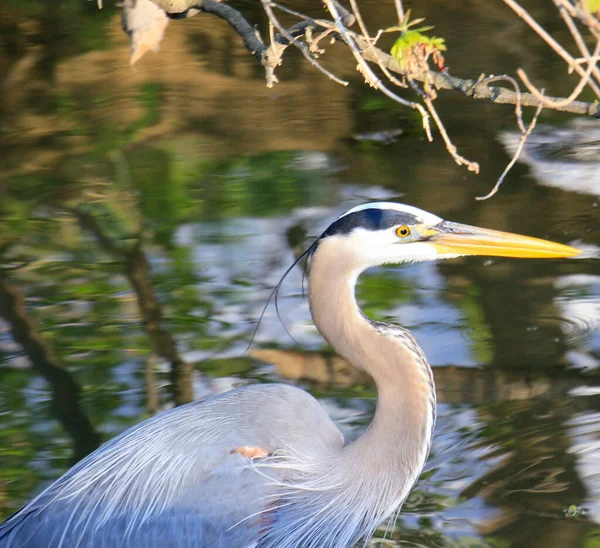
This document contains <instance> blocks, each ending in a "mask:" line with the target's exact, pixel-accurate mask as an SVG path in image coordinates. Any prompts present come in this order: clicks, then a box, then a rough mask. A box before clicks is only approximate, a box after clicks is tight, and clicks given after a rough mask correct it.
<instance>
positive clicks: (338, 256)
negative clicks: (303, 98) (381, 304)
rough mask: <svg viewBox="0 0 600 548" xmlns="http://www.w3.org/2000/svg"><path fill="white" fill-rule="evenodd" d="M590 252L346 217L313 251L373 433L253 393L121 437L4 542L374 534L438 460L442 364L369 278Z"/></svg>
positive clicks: (384, 216) (1, 533) (298, 395)
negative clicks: (368, 298) (430, 461)
mask: <svg viewBox="0 0 600 548" xmlns="http://www.w3.org/2000/svg"><path fill="white" fill-rule="evenodd" d="M579 253H580V252H579V251H578V250H577V249H574V248H572V247H569V246H566V245H561V244H556V243H552V242H548V241H545V240H539V239H535V238H528V237H525V236H518V235H514V234H509V233H505V232H497V231H492V230H485V229H481V228H475V227H471V226H467V225H461V224H457V223H452V222H448V221H444V220H442V219H440V218H439V217H436V216H435V215H432V214H431V213H427V212H425V211H422V210H420V209H417V208H414V207H410V206H406V205H401V204H396V203H389V202H377V203H370V204H366V205H362V206H360V207H355V208H353V209H351V210H350V211H347V212H346V213H344V214H343V215H342V216H341V217H339V218H338V219H337V220H336V221H335V222H334V223H333V224H331V226H329V228H327V230H325V232H323V234H322V235H321V236H320V237H319V238H318V239H317V240H316V241H315V242H314V243H313V244H312V245H311V246H310V248H309V249H308V250H307V251H306V252H305V253H304V256H306V257H307V258H308V259H309V260H310V277H309V300H310V309H311V312H312V316H313V319H314V322H315V325H316V326H317V328H318V329H319V331H320V332H321V334H322V335H323V337H324V338H325V339H326V340H327V341H328V342H329V344H331V346H333V347H334V348H335V350H336V351H337V352H338V354H340V355H341V356H343V357H345V358H346V359H347V360H348V361H350V362H351V363H352V364H354V366H355V367H357V368H359V369H362V370H363V371H366V372H367V373H369V374H370V375H371V376H372V377H373V379H374V381H375V384H376V386H377V392H378V401H377V410H376V412H375V416H374V418H373V420H372V422H371V424H370V425H369V427H368V428H367V430H366V431H365V432H364V434H362V436H360V437H359V438H358V439H357V440H356V441H354V442H352V443H348V444H345V443H344V439H343V436H342V434H341V433H340V431H339V430H338V429H337V428H336V426H335V425H334V424H333V422H332V421H331V419H330V418H329V416H328V415H327V413H326V412H325V410H324V409H323V408H322V407H321V405H320V404H319V402H317V401H316V400H315V399H314V398H313V397H312V396H310V395H309V394H308V393H306V392H304V391H303V390H300V389H298V388H295V387H292V386H286V385H284V384H259V385H250V386H245V387H243V388H239V389H236V390H232V391H230V392H227V393H225V394H222V395H219V396H215V397H210V398H207V399H205V400H202V401H198V402H193V403H190V404H188V405H184V406H182V407H178V408H176V409H172V410H170V411H167V412H165V413H162V414H160V415H157V416H155V417H153V418H151V419H148V420H146V421H144V422H142V423H141V424H139V425H137V426H135V427H133V428H130V429H129V430H127V431H126V432H124V433H123V434H121V435H120V436H118V437H116V438H115V439H113V440H111V441H109V442H108V443H106V444H105V445H103V446H102V447H100V448H99V449H98V450H97V451H95V452H94V453H92V454H91V455H89V456H88V457H87V458H85V459H84V460H82V461H81V462H80V463H79V464H77V465H76V466H75V467H73V468H72V469H71V470H70V471H68V472H67V473H66V474H65V475H63V476H62V477H61V478H60V479H58V480H57V481H56V482H55V483H53V484H52V485H50V486H49V487H48V488H47V489H46V490H44V491H43V492H42V493H41V494H40V495H38V496H37V497H36V498H35V499H34V500H33V501H32V502H30V503H29V504H27V506H25V507H24V508H22V509H21V510H20V511H18V512H17V513H16V514H14V515H13V516H12V517H10V518H9V519H8V520H7V521H6V522H5V523H4V524H3V525H1V526H0V545H1V546H2V547H6V546H10V547H27V548H35V547H43V548H50V547H52V548H54V547H65V548H71V547H75V546H85V547H111V548H112V547H123V546H131V547H138V546H139V547H142V548H150V547H152V546H156V547H161V548H162V547H170V546H177V547H183V546H205V547H228V548H230V547H233V548H235V547H250V546H255V547H261V548H267V547H273V548H291V547H295V548H324V547H346V546H352V545H354V544H356V543H358V542H359V541H361V539H362V540H363V541H364V540H365V539H368V538H369V537H370V535H372V534H373V532H374V530H375V528H376V527H377V526H378V525H379V524H380V523H381V522H382V521H384V520H385V519H386V518H388V517H390V516H391V515H392V514H393V513H394V512H395V511H396V510H397V509H399V508H400V506H401V505H402V503H403V502H404V500H405V499H406V497H407V496H408V493H409V492H410V490H411V488H412V486H413V485H414V483H415V481H416V480H417V478H418V476H419V473H420V472H421V470H422V468H423V465H424V463H425V460H426V458H427V455H428V452H429V448H430V445H431V439H432V432H433V426H434V423H435V413H436V402H435V390H434V384H433V376H432V373H431V368H430V366H429V364H428V363H427V359H426V358H425V356H424V354H423V352H422V351H421V349H420V348H419V346H418V345H417V343H416V341H415V339H414V338H413V337H412V336H411V334H410V333H409V332H408V331H407V330H406V329H403V328H402V327H397V326H394V325H390V324H386V323H381V322H374V321H371V320H369V319H368V318H366V317H365V316H364V315H363V314H362V312H361V311H360V309H359V307H358V305H357V303H356V300H355V297H354V288H355V285H356V280H357V278H358V275H359V274H360V273H361V272H362V271H363V270H365V269H367V268H369V267H373V266H377V265H381V264H385V263H403V262H407V261H429V260H433V259H443V258H449V257H457V256H460V255H492V256H505V257H536V258H550V257H571V256H574V255H578V254H579Z"/></svg>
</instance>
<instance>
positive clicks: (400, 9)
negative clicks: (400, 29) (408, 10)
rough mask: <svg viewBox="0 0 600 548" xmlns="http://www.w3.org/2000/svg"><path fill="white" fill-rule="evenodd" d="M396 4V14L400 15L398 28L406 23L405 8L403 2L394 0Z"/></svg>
mask: <svg viewBox="0 0 600 548" xmlns="http://www.w3.org/2000/svg"><path fill="white" fill-rule="evenodd" d="M394 3H395V4H396V13H397V14H398V26H400V25H402V22H403V21H404V6H403V5H402V0H394Z"/></svg>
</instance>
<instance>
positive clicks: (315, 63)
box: [262, 0, 348, 86]
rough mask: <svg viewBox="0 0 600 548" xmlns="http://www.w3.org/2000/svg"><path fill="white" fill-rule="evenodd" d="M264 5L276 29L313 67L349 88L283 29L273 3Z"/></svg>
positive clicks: (265, 2) (267, 0)
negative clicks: (274, 11)
mask: <svg viewBox="0 0 600 548" xmlns="http://www.w3.org/2000/svg"><path fill="white" fill-rule="evenodd" d="M262 5H263V8H264V10H265V13H266V14H267V17H268V18H269V21H272V22H273V24H274V25H275V27H276V28H277V30H278V31H279V32H280V33H281V35H282V36H284V37H285V38H286V39H287V40H289V41H290V42H291V43H292V44H294V46H296V47H297V48H298V49H299V50H300V51H301V52H302V55H304V57H305V58H306V59H307V60H308V62H309V63H310V64H311V65H312V66H313V67H315V68H317V69H318V70H320V71H321V72H322V73H323V74H325V75H326V76H327V77H328V78H330V79H331V80H333V81H334V82H336V83H338V84H341V85H342V86H347V85H348V82H346V81H345V80H342V79H341V78H338V77H337V76H336V75H335V74H333V73H332V72H330V71H328V70H327V69H326V68H325V67H324V66H322V65H321V64H320V63H319V62H318V61H317V60H316V59H315V58H314V57H313V56H312V55H311V54H310V50H309V49H308V47H307V46H305V45H304V44H302V43H301V42H299V41H298V40H296V38H294V37H293V36H292V35H291V34H290V33H289V32H288V31H287V29H285V28H284V27H283V25H282V24H281V23H280V22H279V20H278V19H277V17H275V14H274V13H273V10H272V9H271V2H270V1H269V0H262Z"/></svg>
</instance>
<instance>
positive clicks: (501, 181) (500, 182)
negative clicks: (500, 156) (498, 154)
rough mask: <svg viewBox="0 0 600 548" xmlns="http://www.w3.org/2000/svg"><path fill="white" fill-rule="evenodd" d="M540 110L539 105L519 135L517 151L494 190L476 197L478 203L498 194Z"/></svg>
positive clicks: (541, 106) (540, 106)
mask: <svg viewBox="0 0 600 548" xmlns="http://www.w3.org/2000/svg"><path fill="white" fill-rule="evenodd" d="M542 108H544V107H543V105H541V104H540V105H539V106H538V108H537V109H536V111H535V114H534V115H533V119H532V120H531V123H530V124H529V127H528V128H527V130H526V131H525V133H522V134H521V138H520V139H519V145H518V146H517V150H516V151H515V153H514V155H513V157H512V160H511V161H510V162H509V163H508V165H507V166H506V167H505V168H504V171H503V172H502V175H500V177H499V178H498V180H497V181H496V184H495V185H494V188H492V190H491V191H490V192H489V193H488V194H486V195H485V196H477V197H476V198H475V199H476V200H479V201H481V200H487V199H488V198H491V197H492V196H493V195H494V194H496V192H498V189H499V188H500V185H501V184H502V183H503V182H504V178H505V177H506V174H507V173H508V172H509V171H510V170H511V169H512V167H513V166H514V165H515V163H516V162H517V160H518V159H519V156H520V155H521V151H522V150H523V147H524V146H525V142H526V141H527V138H528V137H529V136H530V135H531V132H532V131H533V128H534V127H535V124H536V122H537V119H538V116H539V115H540V112H542Z"/></svg>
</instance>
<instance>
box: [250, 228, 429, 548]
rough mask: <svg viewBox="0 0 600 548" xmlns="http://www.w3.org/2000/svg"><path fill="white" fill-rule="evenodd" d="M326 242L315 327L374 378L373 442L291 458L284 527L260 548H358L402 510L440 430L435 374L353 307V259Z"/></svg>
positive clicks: (315, 279)
mask: <svg viewBox="0 0 600 548" xmlns="http://www.w3.org/2000/svg"><path fill="white" fill-rule="evenodd" d="M327 240H328V238H325V239H324V240H323V241H321V242H320V243H319V247H318V248H317V250H316V251H315V253H314V255H313V258H312V261H311V272H310V284H309V287H310V289H309V298H310V307H311V311H312V316H313V319H314V322H315V324H316V326H317V328H318V329H319V331H320V332H321V334H322V335H323V337H325V339H326V340H327V341H328V342H329V344H331V346H333V347H334V348H335V350H336V351H337V352H338V353H339V354H340V355H341V356H343V357H345V358H346V359H347V360H348V361H350V362H351V363H352V364H353V365H355V366H356V367H358V368H360V369H362V370H364V371H366V372H368V373H369V374H370V375H371V376H372V377H373V379H374V380H375V383H376V385H377V392H378V401H377V410H376V412H375V416H374V418H373V421H372V422H371V424H370V425H369V427H368V428H367V430H366V432H365V433H364V434H363V435H362V436H361V437H360V438H358V439H357V440H356V441H354V442H352V443H350V444H348V445H346V446H345V447H343V448H342V449H341V450H335V451H332V453H331V454H324V455H318V456H317V457H316V458H315V459H314V460H309V461H308V462H307V461H306V457H305V456H303V455H300V456H299V457H298V459H297V460H294V458H292V464H291V465H290V470H291V471H290V476H289V477H287V478H286V479H287V483H285V485H284V486H283V487H282V492H281V493H280V494H279V498H280V499H281V500H282V501H285V503H283V504H282V505H281V507H280V508H278V509H277V511H276V519H275V523H276V526H273V527H272V528H269V529H268V530H267V531H266V532H265V536H264V537H263V538H262V541H261V544H260V546H261V548H262V547H264V548H275V547H277V548H291V547H293V548H297V547H298V546H302V548H322V547H323V546H353V545H354V544H355V543H357V542H358V541H359V540H360V539H367V538H370V536H371V535H372V534H373V532H374V531H375V529H376V527H377V526H378V525H380V524H381V523H382V522H383V521H384V520H385V519H386V518H388V517H390V516H391V515H392V514H393V513H394V511H396V510H397V509H398V508H399V507H400V505H401V504H402V503H403V502H404V500H405V499H406V497H407V496H408V493H409V491H410V489H411V487H412V486H413V484H414V483H415V481H416V480H417V478H418V476H419V473H420V472H421V469H422V468H423V465H424V463H425V459H426V458H427V453H428V450H429V444H430V441H431V436H432V431H433V424H434V421H435V392H434V387H433V379H432V377H431V370H430V368H429V364H428V363H427V361H426V360H425V357H424V356H423V353H422V352H421V351H420V349H419V347H418V346H417V343H416V342H415V340H414V339H413V338H412V337H411V336H410V334H409V333H408V331H406V330H402V329H401V328H397V329H395V330H393V333H391V330H390V329H388V332H387V333H386V332H385V330H386V328H385V326H383V325H375V324H373V323H372V322H370V321H369V320H368V319H367V318H365V316H364V315H363V314H362V313H361V311H360V310H359V308H358V305H357V304H356V300H355V297H354V286H355V284H356V279H357V277H358V274H359V273H360V271H361V270H362V268H361V266H360V265H357V264H352V263H351V262H349V258H351V257H352V256H353V255H355V253H353V252H352V250H349V249H344V248H343V247H340V246H339V245H337V246H336V245H335V243H334V242H332V243H331V244H330V243H329V242H328V241H327Z"/></svg>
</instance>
